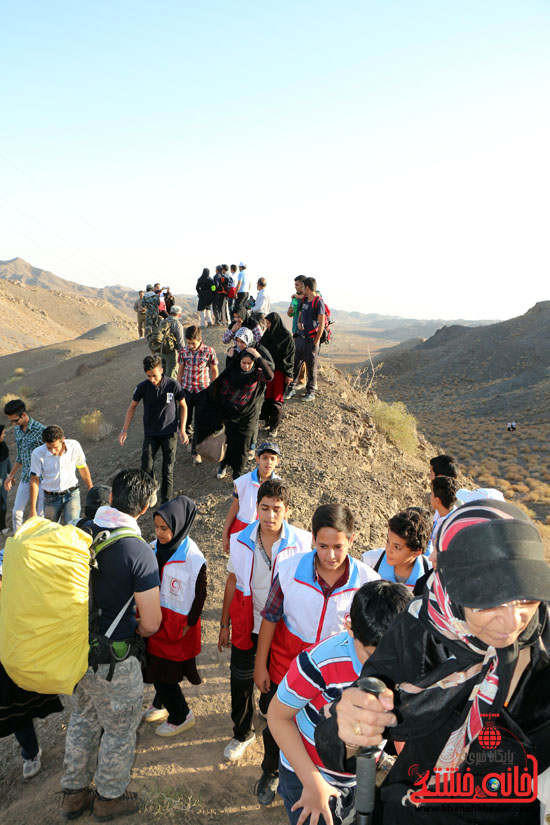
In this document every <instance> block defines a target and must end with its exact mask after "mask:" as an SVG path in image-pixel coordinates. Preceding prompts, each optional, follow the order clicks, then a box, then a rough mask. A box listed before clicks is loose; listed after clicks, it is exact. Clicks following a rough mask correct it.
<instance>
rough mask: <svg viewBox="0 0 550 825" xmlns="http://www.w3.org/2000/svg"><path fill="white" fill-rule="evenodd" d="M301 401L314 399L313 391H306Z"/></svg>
mask: <svg viewBox="0 0 550 825" xmlns="http://www.w3.org/2000/svg"><path fill="white" fill-rule="evenodd" d="M302 401H315V393H314V392H307V393H306V394H305V395H304V396H303V397H302Z"/></svg>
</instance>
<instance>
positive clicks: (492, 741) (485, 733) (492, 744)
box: [478, 722, 502, 751]
mask: <svg viewBox="0 0 550 825" xmlns="http://www.w3.org/2000/svg"><path fill="white" fill-rule="evenodd" d="M478 742H479V744H480V745H481V747H482V748H485V750H486V751H493V750H494V749H495V748H498V746H499V745H500V743H501V742H502V736H501V735H500V731H499V729H498V728H497V727H496V726H495V724H494V723H493V722H487V724H486V725H484V726H483V730H482V731H481V733H480V734H479V736H478Z"/></svg>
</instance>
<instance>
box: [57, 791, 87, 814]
mask: <svg viewBox="0 0 550 825" xmlns="http://www.w3.org/2000/svg"><path fill="white" fill-rule="evenodd" d="M94 797H95V794H94V792H93V791H92V790H90V788H80V789H79V790H76V791H67V790H63V802H62V803H61V816H62V817H63V819H78V817H79V816H80V814H82V813H84V811H91V809H92V807H93V804H94Z"/></svg>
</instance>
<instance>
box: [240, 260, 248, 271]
mask: <svg viewBox="0 0 550 825" xmlns="http://www.w3.org/2000/svg"><path fill="white" fill-rule="evenodd" d="M239 266H242V267H244V268H245V269H246V264H243V262H242V261H241V262H240V264H239Z"/></svg>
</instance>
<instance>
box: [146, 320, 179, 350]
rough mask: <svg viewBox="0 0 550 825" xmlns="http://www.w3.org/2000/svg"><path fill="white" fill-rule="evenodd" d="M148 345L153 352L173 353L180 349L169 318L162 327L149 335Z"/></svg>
mask: <svg viewBox="0 0 550 825" xmlns="http://www.w3.org/2000/svg"><path fill="white" fill-rule="evenodd" d="M147 343H148V345H149V349H150V350H151V352H159V353H162V352H173V351H174V350H176V349H177V348H178V342H177V341H176V336H175V335H174V331H173V329H172V324H171V323H170V319H169V318H165V319H164V321H163V322H162V323H161V324H160V326H158V327H157V328H156V329H154V330H153V331H152V332H150V333H149V335H148V336H147Z"/></svg>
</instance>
